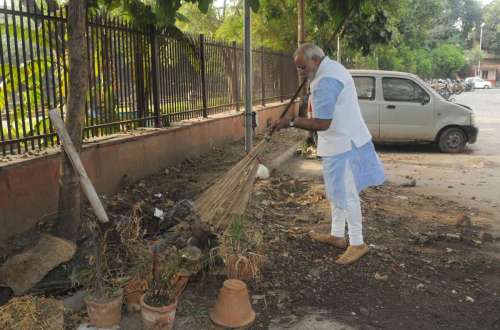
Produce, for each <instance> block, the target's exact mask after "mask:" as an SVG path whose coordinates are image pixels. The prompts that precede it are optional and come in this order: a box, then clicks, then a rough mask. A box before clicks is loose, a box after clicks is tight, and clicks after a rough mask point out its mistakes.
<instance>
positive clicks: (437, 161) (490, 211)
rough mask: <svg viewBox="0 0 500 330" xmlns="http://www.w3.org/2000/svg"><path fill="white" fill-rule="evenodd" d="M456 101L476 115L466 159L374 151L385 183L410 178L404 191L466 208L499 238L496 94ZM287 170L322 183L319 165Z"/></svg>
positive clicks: (499, 96)
mask: <svg viewBox="0 0 500 330" xmlns="http://www.w3.org/2000/svg"><path fill="white" fill-rule="evenodd" d="M456 101H457V102H458V103H462V104H466V105H469V106H471V107H472V108H473V109H474V110H475V111H476V121H477V125H478V126H479V137H478V141H477V142H476V144H474V145H470V146H468V148H467V152H466V153H464V154H443V153H440V152H439V151H437V150H436V148H435V147H434V146H431V145H392V146H389V145H378V146H377V151H378V152H379V155H380V157H381V159H382V161H383V162H384V167H385V170H386V174H387V177H388V180H389V181H391V182H394V183H403V182H408V178H407V177H408V176H409V177H411V178H414V179H415V180H416V182H417V185H416V187H415V188H410V189H414V190H415V192H417V193H421V194H425V195H431V196H437V197H440V198H443V199H447V200H452V201H455V202H458V203H460V204H461V205H463V206H467V207H470V208H471V213H472V214H473V216H474V217H475V220H476V223H480V224H484V225H485V228H488V229H487V230H491V231H492V232H493V233H494V234H496V236H500V89H495V90H485V91H483V90H481V91H479V90H478V91H474V92H468V93H463V94H461V95H458V96H457V97H456ZM287 165H288V169H286V170H288V171H292V172H295V173H296V174H298V175H313V176H317V177H318V179H321V177H322V172H321V162H319V161H308V162H304V161H298V160H296V161H294V162H290V163H289V164H287ZM474 209H477V210H480V212H478V214H474V211H473V210H474ZM499 245H500V244H499ZM499 249H500V247H499Z"/></svg>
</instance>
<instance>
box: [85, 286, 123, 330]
mask: <svg viewBox="0 0 500 330" xmlns="http://www.w3.org/2000/svg"><path fill="white" fill-rule="evenodd" d="M84 301H85V304H86V305H87V314H88V315H89V319H90V323H91V324H92V325H93V326H95V327H96V328H112V327H114V326H117V325H119V324H120V320H121V318H122V304H123V292H122V291H121V292H120V293H119V295H118V296H116V297H112V298H109V299H104V300H96V299H95V297H93V296H87V297H86V298H85V299H84Z"/></svg>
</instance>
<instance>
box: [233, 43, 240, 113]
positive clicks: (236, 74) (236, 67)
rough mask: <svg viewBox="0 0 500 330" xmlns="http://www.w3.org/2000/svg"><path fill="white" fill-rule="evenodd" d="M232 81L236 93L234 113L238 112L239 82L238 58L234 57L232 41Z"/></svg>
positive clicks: (234, 51)
mask: <svg viewBox="0 0 500 330" xmlns="http://www.w3.org/2000/svg"><path fill="white" fill-rule="evenodd" d="M233 65H234V70H233V79H234V87H235V89H236V91H235V92H234V93H235V94H234V95H235V96H236V99H235V101H236V111H240V81H239V80H238V68H239V67H238V58H237V56H236V41H233Z"/></svg>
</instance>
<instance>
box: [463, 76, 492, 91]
mask: <svg viewBox="0 0 500 330" xmlns="http://www.w3.org/2000/svg"><path fill="white" fill-rule="evenodd" d="M465 82H466V83H470V82H472V84H473V86H474V88H475V89H479V88H482V89H486V88H491V82H489V81H487V80H483V79H481V78H479V77H468V78H465Z"/></svg>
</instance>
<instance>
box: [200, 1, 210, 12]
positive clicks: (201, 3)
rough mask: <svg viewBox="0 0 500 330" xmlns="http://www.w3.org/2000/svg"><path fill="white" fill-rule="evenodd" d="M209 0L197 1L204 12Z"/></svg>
mask: <svg viewBox="0 0 500 330" xmlns="http://www.w3.org/2000/svg"><path fill="white" fill-rule="evenodd" d="M211 2H212V1H211V0H199V1H198V8H199V9H200V11H201V12H202V13H204V14H206V13H207V12H208V7H209V6H210V3H211Z"/></svg>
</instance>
